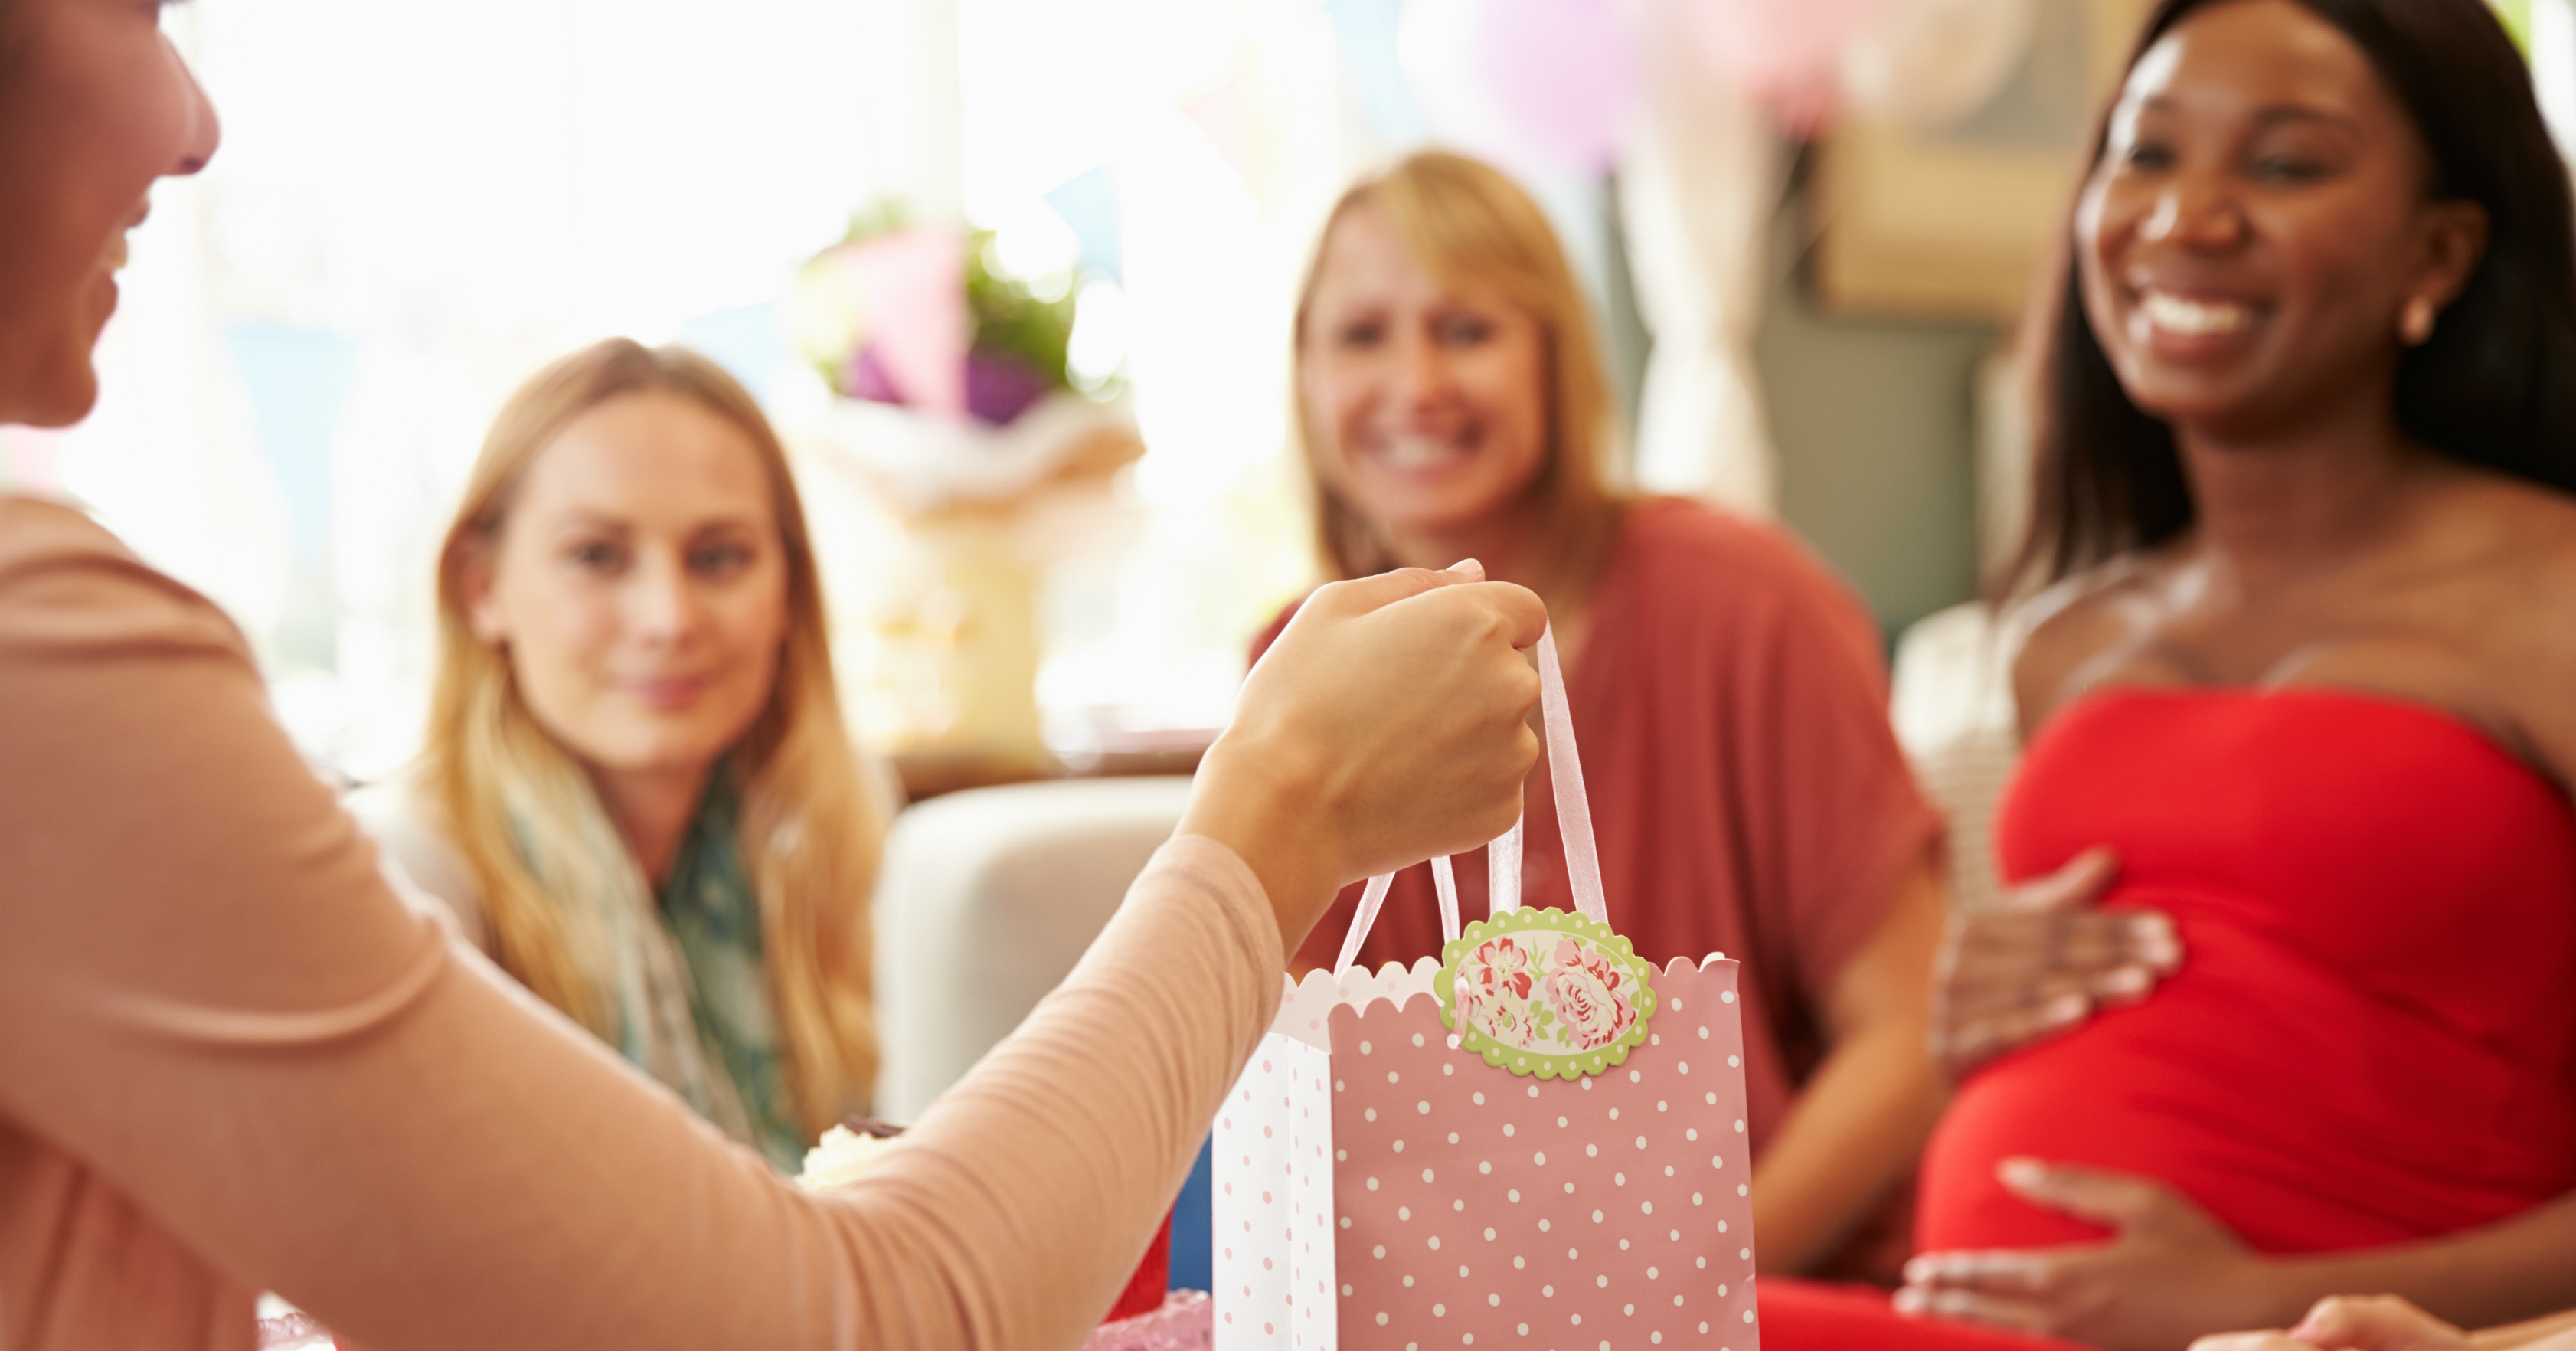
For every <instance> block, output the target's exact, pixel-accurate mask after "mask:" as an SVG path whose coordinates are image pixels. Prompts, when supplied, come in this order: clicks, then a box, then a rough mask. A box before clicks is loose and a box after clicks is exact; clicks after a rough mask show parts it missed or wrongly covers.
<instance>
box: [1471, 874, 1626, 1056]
mask: <svg viewBox="0 0 2576 1351" xmlns="http://www.w3.org/2000/svg"><path fill="white" fill-rule="evenodd" d="M1441 957H1442V963H1443V964H1442V968H1441V972H1440V974H1439V975H1438V976H1437V977H1434V978H1433V982H1432V989H1433V991H1434V992H1435V993H1437V994H1438V995H1439V997H1440V1006H1441V1020H1442V1021H1443V1022H1445V1023H1447V1024H1448V1025H1449V1028H1450V1030H1451V1031H1452V1032H1453V1033H1455V1034H1457V1036H1458V1038H1459V1041H1458V1044H1459V1045H1460V1046H1461V1047H1462V1048H1463V1049H1466V1050H1471V1051H1475V1052H1477V1053H1478V1054H1480V1055H1482V1056H1483V1057H1484V1059H1485V1063H1487V1064H1489V1065H1494V1066H1498V1067H1500V1068H1503V1069H1508V1070H1510V1071H1511V1072H1512V1073H1514V1074H1535V1075H1537V1076H1539V1077H1541V1078H1566V1079H1571V1078H1574V1077H1576V1076H1577V1075H1584V1074H1597V1073H1599V1072H1600V1071H1602V1070H1605V1069H1608V1068H1609V1067H1611V1066H1613V1065H1616V1064H1619V1063H1620V1062H1622V1061H1624V1060H1626V1059H1627V1058H1628V1048H1629V1047H1631V1046H1635V1045H1637V1044H1638V1043H1640V1042H1642V1041H1644V1040H1645V1037H1646V1020H1647V1018H1648V1017H1649V1016H1650V1015H1652V1014H1653V1012H1654V1007H1655V996H1654V991H1653V988H1652V981H1651V973H1652V972H1653V970H1654V967H1653V965H1652V964H1651V963H1648V962H1647V961H1645V960H1644V959H1642V958H1640V957H1638V956H1637V955H1636V952H1635V949H1634V948H1633V947H1631V946H1630V944H1629V942H1628V940H1627V939H1625V938H1622V937H1620V936H1619V935H1617V934H1616V933H1613V932H1611V930H1610V927H1609V926H1608V925H1605V924H1598V923H1595V922H1593V921H1592V920H1588V919H1585V918H1584V917H1583V916H1581V915H1573V914H1567V913H1566V912H1564V911H1562V910H1533V909H1527V908H1524V909H1520V910H1515V911H1512V912H1511V913H1509V914H1505V915H1497V916H1494V917H1493V918H1491V919H1485V920H1480V921H1478V922H1476V923H1474V924H1470V925H1468V926H1467V931H1466V932H1465V933H1464V934H1461V935H1460V936H1459V937H1458V939H1457V941H1455V942H1452V943H1450V944H1449V945H1448V946H1447V947H1446V948H1445V949H1443V950H1442V953H1441Z"/></svg>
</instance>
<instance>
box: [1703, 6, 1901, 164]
mask: <svg viewBox="0 0 2576 1351" xmlns="http://www.w3.org/2000/svg"><path fill="white" fill-rule="evenodd" d="M1674 3H1675V4H1677V5H1678V7H1679V12H1680V16H1681V20H1682V28H1683V31H1684V33H1685V34H1686V35H1687V37H1688V40H1689V41H1690V43H1691V45H1692V46H1693V47H1694V48H1695V49H1696V50H1697V52H1698V54H1699V58H1700V60H1701V61H1703V62H1705V63H1706V64H1707V65H1708V67H1709V68H1710V70H1711V71H1712V72H1713V73H1715V74H1716V75H1718V76H1719V77H1720V78H1722V79H1724V80H1726V81H1728V82H1729V83H1731V84H1733V85H1734V86H1735V87H1736V88H1738V89H1741V90H1743V91H1744V93H1745V94H1746V95H1747V96H1748V97H1750V98H1752V99H1753V100H1754V101H1755V102H1757V103H1760V104H1761V105H1762V106H1764V107H1765V108H1767V109H1769V110H1770V112H1771V115H1772V116H1773V117H1774V118H1776V119H1777V120H1778V121H1779V122H1780V124H1781V125H1782V126H1783V127H1785V128H1787V129H1788V130H1789V131H1791V132H1793V133H1798V134H1806V133H1809V132H1812V131H1814V130H1815V129H1816V128H1817V127H1818V126H1820V125H1822V124H1823V122H1824V120H1825V119H1826V118H1827V117H1828V116H1830V115H1831V114H1832V113H1833V111H1834V106H1835V102H1836V94H1837V93H1838V92H1839V89H1840V85H1841V70H1842V63H1843V56H1844V53H1845V52H1846V51H1847V50H1848V49H1849V48H1850V47H1851V45H1852V44H1853V43H1854V42H1855V41H1856V40H1858V39H1859V38H1860V37H1861V36H1862V35H1863V34H1865V33H1867V32H1868V31H1869V29H1870V27H1871V25H1872V23H1873V22H1875V21H1876V20H1877V19H1878V18H1879V17H1880V15H1881V14H1882V13H1883V12H1884V11H1885V10H1886V8H1887V5H1886V0H1674Z"/></svg>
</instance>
